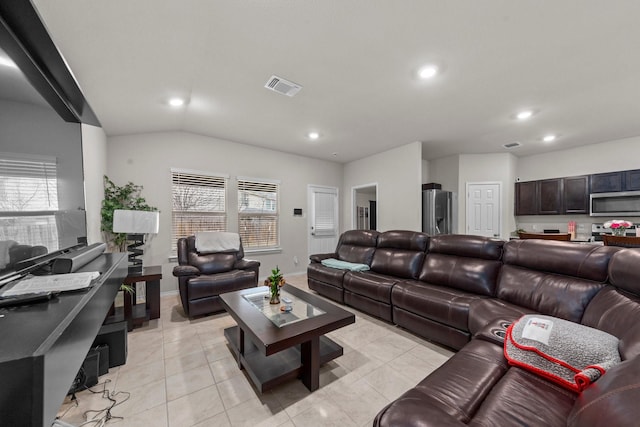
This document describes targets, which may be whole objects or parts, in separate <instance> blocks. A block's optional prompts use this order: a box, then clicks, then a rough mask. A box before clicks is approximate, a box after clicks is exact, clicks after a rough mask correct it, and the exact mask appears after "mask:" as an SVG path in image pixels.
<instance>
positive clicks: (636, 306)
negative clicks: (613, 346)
mask: <svg viewBox="0 0 640 427" xmlns="http://www.w3.org/2000/svg"><path fill="white" fill-rule="evenodd" d="M639 266H640V250H622V251H619V252H616V253H615V254H614V255H613V256H612V257H611V262H610V263H609V275H610V281H611V285H610V286H607V287H606V288H605V289H603V290H601V291H600V292H598V294H597V295H596V296H595V297H594V298H593V299H592V300H591V302H590V303H589V305H588V306H587V309H586V310H585V313H584V316H583V318H582V323H583V324H584V325H587V326H591V327H592V328H597V329H600V330H603V331H606V332H608V333H610V334H612V335H615V336H616V337H618V338H619V339H620V348H619V350H620V355H621V356H622V359H623V360H624V359H630V358H632V357H636V356H638V355H640V323H639V322H638V319H640V296H638V295H639V294H640V280H638V268H639Z"/></svg>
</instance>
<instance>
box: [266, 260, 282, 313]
mask: <svg viewBox="0 0 640 427" xmlns="http://www.w3.org/2000/svg"><path fill="white" fill-rule="evenodd" d="M264 284H265V285H266V286H268V287H269V292H270V293H271V299H270V300H269V304H280V287H281V286H284V277H283V276H282V273H281V272H280V268H278V266H276V268H274V269H273V270H271V276H269V277H268V278H267V280H265V281H264Z"/></svg>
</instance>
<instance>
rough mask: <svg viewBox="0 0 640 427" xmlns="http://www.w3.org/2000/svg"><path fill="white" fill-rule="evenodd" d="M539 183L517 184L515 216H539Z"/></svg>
mask: <svg viewBox="0 0 640 427" xmlns="http://www.w3.org/2000/svg"><path fill="white" fill-rule="evenodd" d="M537 200H538V182H537V181H527V182H516V197H515V205H516V206H515V214H516V215H537V214H538V203H537Z"/></svg>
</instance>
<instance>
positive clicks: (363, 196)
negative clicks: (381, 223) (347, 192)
mask: <svg viewBox="0 0 640 427" xmlns="http://www.w3.org/2000/svg"><path fill="white" fill-rule="evenodd" d="M351 199H352V209H351V211H352V215H351V218H352V224H351V226H352V228H353V229H354V230H376V229H377V228H378V184H377V183H372V184H365V185H360V186H356V187H352V195H351Z"/></svg>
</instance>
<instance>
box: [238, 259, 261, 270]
mask: <svg viewBox="0 0 640 427" xmlns="http://www.w3.org/2000/svg"><path fill="white" fill-rule="evenodd" d="M258 267H260V261H256V260H253V259H244V258H243V259H241V260H238V261H236V263H235V264H234V265H233V268H234V269H237V270H257V268H258Z"/></svg>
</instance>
